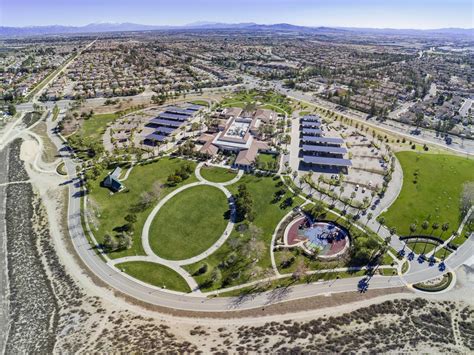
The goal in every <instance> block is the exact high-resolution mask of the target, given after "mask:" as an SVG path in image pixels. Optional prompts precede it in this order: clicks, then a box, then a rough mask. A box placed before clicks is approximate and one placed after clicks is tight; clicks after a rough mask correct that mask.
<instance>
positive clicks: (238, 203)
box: [235, 184, 255, 221]
mask: <svg viewBox="0 0 474 355" xmlns="http://www.w3.org/2000/svg"><path fill="white" fill-rule="evenodd" d="M235 209H236V212H237V217H238V218H239V220H244V219H248V220H249V221H252V220H253V219H254V218H255V214H254V211H253V200H252V197H251V196H250V193H249V192H248V189H247V185H245V184H240V185H239V187H238V193H237V196H236V198H235Z"/></svg>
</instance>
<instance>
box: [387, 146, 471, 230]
mask: <svg viewBox="0 0 474 355" xmlns="http://www.w3.org/2000/svg"><path fill="white" fill-rule="evenodd" d="M396 156H397V158H398V160H399V161H400V164H401V165H402V168H403V187H402V191H401V193H400V195H399V196H398V198H397V200H396V201H395V203H394V204H393V205H392V206H391V207H390V208H389V210H388V211H387V212H386V213H384V214H383V215H382V216H384V217H385V221H386V222H385V224H386V225H387V226H389V227H396V229H397V233H398V234H400V235H409V234H410V230H409V228H410V224H411V223H416V224H417V225H418V230H417V234H420V233H425V234H433V236H437V237H439V236H441V237H442V238H443V239H447V238H448V237H449V236H450V235H451V234H452V233H453V232H454V231H456V230H457V228H458V227H459V224H460V223H461V213H460V209H459V199H460V196H461V191H462V185H463V184H464V183H465V182H467V181H473V180H474V160H472V159H466V158H461V157H457V156H453V155H437V154H436V155H435V154H419V153H413V152H399V153H396ZM415 173H416V174H417V175H415ZM425 220H426V221H428V222H429V223H430V227H429V228H428V230H426V231H423V230H422V229H421V224H422V223H423V221H425ZM433 223H439V225H440V228H439V229H438V230H435V231H432V228H431V225H432V224H433ZM443 223H449V227H450V228H449V230H448V231H446V232H444V233H442V230H441V225H442V224H443Z"/></svg>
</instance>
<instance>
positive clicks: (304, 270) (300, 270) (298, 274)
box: [291, 260, 308, 280]
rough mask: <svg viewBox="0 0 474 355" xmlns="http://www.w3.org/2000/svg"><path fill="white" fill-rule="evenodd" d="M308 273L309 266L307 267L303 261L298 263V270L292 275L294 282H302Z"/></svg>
mask: <svg viewBox="0 0 474 355" xmlns="http://www.w3.org/2000/svg"><path fill="white" fill-rule="evenodd" d="M307 272H308V266H306V263H305V262H304V261H303V260H301V261H299V262H298V265H296V269H295V271H294V272H293V274H292V275H291V277H292V278H293V279H294V280H300V279H301V278H302V277H303V276H304V275H306V273H307Z"/></svg>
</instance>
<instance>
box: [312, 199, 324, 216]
mask: <svg viewBox="0 0 474 355" xmlns="http://www.w3.org/2000/svg"><path fill="white" fill-rule="evenodd" d="M324 212H325V209H324V203H323V202H321V201H319V200H317V201H315V203H314V206H313V207H312V208H311V215H312V216H313V218H314V219H318V218H319V217H321V215H323V214H324Z"/></svg>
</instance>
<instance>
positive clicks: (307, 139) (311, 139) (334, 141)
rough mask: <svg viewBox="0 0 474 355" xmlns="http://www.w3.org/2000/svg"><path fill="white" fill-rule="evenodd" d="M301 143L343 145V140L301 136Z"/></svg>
mask: <svg viewBox="0 0 474 355" xmlns="http://www.w3.org/2000/svg"><path fill="white" fill-rule="evenodd" d="M301 141H303V142H313V143H330V144H343V143H344V140H343V139H342V138H332V137H313V136H303V137H302V138H301Z"/></svg>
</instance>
